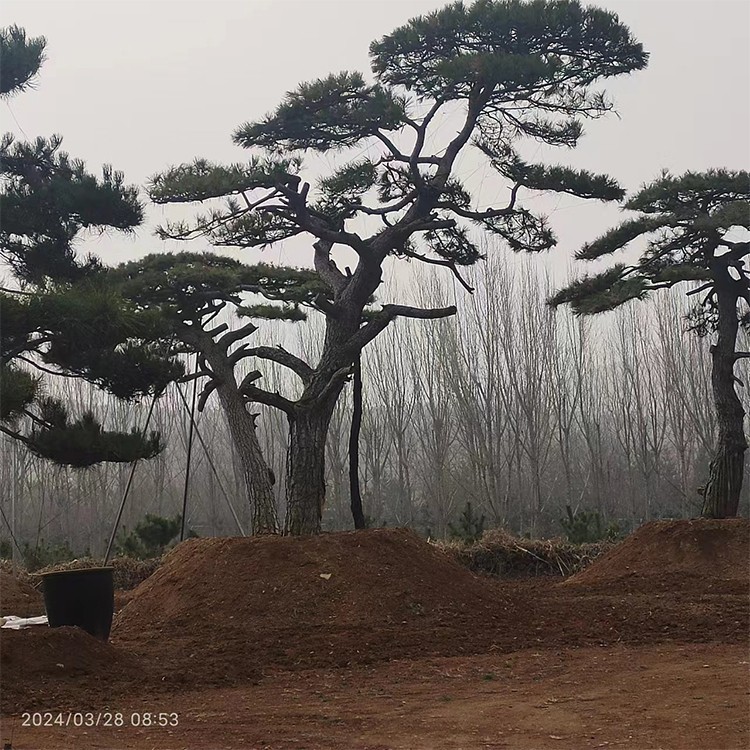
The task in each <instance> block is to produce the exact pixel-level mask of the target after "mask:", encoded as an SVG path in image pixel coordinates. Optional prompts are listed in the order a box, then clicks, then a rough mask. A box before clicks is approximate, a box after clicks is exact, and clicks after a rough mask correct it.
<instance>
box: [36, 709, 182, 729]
mask: <svg viewBox="0 0 750 750" xmlns="http://www.w3.org/2000/svg"><path fill="white" fill-rule="evenodd" d="M179 723H180V716H179V714H178V713H176V712H174V711H172V712H169V711H159V712H157V711H132V712H123V711H34V712H31V711H26V712H24V713H22V714H21V726H22V727H176V726H177V725H178V724H179Z"/></svg>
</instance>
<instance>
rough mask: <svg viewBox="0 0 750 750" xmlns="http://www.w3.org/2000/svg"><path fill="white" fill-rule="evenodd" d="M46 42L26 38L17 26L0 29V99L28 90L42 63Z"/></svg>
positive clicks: (38, 38)
mask: <svg viewBox="0 0 750 750" xmlns="http://www.w3.org/2000/svg"><path fill="white" fill-rule="evenodd" d="M46 46H47V40H46V39H45V38H44V37H43V36H38V37H35V38H33V39H27V38H26V32H25V31H24V30H23V29H22V28H19V27H18V26H10V27H8V28H6V29H0V71H1V72H0V98H6V97H8V96H11V95H12V94H15V93H18V92H21V91H24V90H25V89H28V88H30V87H31V86H32V85H33V83H34V78H36V75H37V73H38V72H39V68H41V67H42V63H43V62H44V48H45V47H46Z"/></svg>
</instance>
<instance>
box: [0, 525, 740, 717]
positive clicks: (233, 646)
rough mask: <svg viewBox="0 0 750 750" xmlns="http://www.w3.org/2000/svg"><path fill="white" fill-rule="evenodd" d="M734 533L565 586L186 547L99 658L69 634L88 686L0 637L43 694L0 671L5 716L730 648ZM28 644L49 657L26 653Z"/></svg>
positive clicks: (349, 542) (404, 565)
mask: <svg viewBox="0 0 750 750" xmlns="http://www.w3.org/2000/svg"><path fill="white" fill-rule="evenodd" d="M749 530H750V528H749V525H748V522H747V521H729V522H727V521H721V522H714V521H700V522H660V523H657V524H648V525H647V526H646V527H644V528H643V529H642V530H640V531H638V532H637V533H636V534H634V535H633V536H632V537H630V538H629V539H627V540H626V541H625V542H623V543H622V544H621V545H619V546H618V547H617V548H615V549H614V550H613V551H612V552H611V553H609V555H608V556H606V557H604V558H602V559H601V560H599V561H597V562H595V563H594V564H592V566H591V567H590V568H589V569H587V571H584V572H583V573H581V574H579V575H578V576H576V577H575V579H571V581H573V580H574V583H567V582H565V583H559V582H558V581H557V580H555V578H552V577H550V576H542V577H539V578H536V579H535V578H527V579H520V580H519V579H515V580H508V579H502V578H491V577H489V576H478V575H475V574H473V573H472V572H470V571H469V570H467V569H466V568H465V567H462V566H461V565H459V564H458V563H456V562H455V561H454V560H453V559H451V557H449V556H448V555H446V554H444V553H443V552H441V551H440V550H438V549H436V548H435V547H434V546H432V545H430V544H428V543H426V542H425V541H423V540H421V539H420V538H419V537H417V536H416V535H415V534H413V533H412V532H410V531H406V530H402V529H378V530H370V531H364V532H356V533H339V534H324V535H321V536H318V537H313V538H303V539H298V538H289V537H283V538H280V537H256V538H249V539H241V538H229V539H226V538H223V539H194V540H188V541H186V542H184V543H183V544H181V545H179V546H178V547H176V548H175V549H174V550H173V551H172V552H170V553H169V554H168V555H167V556H166V557H165V559H164V561H163V564H162V565H161V566H160V567H159V569H158V570H157V571H156V572H155V573H154V574H153V575H152V576H151V577H149V578H148V579H147V580H145V581H144V582H143V583H142V584H141V585H140V586H139V587H138V588H137V589H136V590H135V591H134V592H132V598H131V599H130V601H129V603H127V604H126V605H125V606H124V608H123V609H122V611H120V612H119V614H118V615H116V617H115V622H114V627H113V633H112V639H111V640H112V643H111V645H107V644H100V643H98V642H96V641H93V639H91V638H90V637H89V636H87V635H86V634H85V633H80V637H81V638H83V639H84V641H85V643H84V642H82V643H81V644H80V646H81V648H84V647H85V648H86V649H89V648H91V649H94V648H98V651H96V652H93V651H92V652H91V654H92V661H91V662H86V664H88V665H89V667H90V670H91V671H90V672H88V673H87V672H85V671H80V672H77V673H72V674H71V676H67V675H66V673H65V672H61V673H60V674H59V675H58V673H56V672H55V669H53V668H52V666H55V665H57V664H58V663H63V664H67V662H66V658H67V656H68V652H69V651H70V650H71V649H72V648H73V646H72V645H71V644H69V643H67V642H64V641H56V640H46V639H55V638H58V636H57V635H55V634H54V633H53V632H52V631H46V630H45V629H41V628H36V629H29V630H27V631H21V632H20V633H12V632H11V633H8V631H0V633H2V638H1V642H0V646H2V651H3V659H4V660H5V658H6V656H5V654H6V652H7V651H8V650H9V646H10V648H12V649H15V647H16V645H17V644H18V643H19V642H20V643H22V644H24V646H23V648H26V651H23V652H19V653H21V655H20V656H18V657H17V658H18V659H19V663H20V664H21V666H20V667H18V668H17V670H16V675H23V674H26V675H29V674H33V670H34V668H35V667H34V664H35V663H36V662H35V661H34V660H35V659H39V660H40V666H39V670H40V675H42V677H41V685H42V688H43V690H44V691H45V692H41V693H38V694H36V695H34V694H30V693H29V692H28V689H27V687H26V686H28V685H29V684H30V683H29V682H28V681H26V682H24V680H22V679H21V677H20V676H19V677H18V680H19V681H18V682H14V681H13V679H11V680H10V682H9V681H8V673H7V670H6V669H5V661H3V701H4V709H5V711H6V712H7V711H10V710H12V708H9V706H11V707H14V706H15V707H16V708H17V710H28V709H32V708H34V707H38V708H42V707H44V706H49V705H50V704H49V702H48V697H49V696H56V698H57V699H56V701H55V705H56V706H60V707H62V706H64V704H66V703H67V704H73V705H78V706H81V705H86V706H88V707H93V705H95V703H96V700H97V699H98V700H99V702H100V703H104V702H106V701H109V702H110V704H111V702H112V701H111V696H112V695H116V694H119V695H127V694H132V695H136V696H150V698H153V696H155V695H157V694H159V693H163V692H164V691H165V690H166V691H170V692H173V691H183V690H186V689H203V688H204V687H206V686H211V685H222V686H226V687H229V686H232V685H239V684H245V685H247V684H248V683H256V682H258V681H260V680H265V679H268V678H269V676H271V675H273V673H275V672H278V671H283V670H295V671H298V670H305V669H313V670H321V669H323V670H325V669H337V668H341V667H349V666H354V665H368V664H373V663H375V662H381V661H389V660H395V659H409V660H420V659H422V658H423V657H428V656H429V657H432V656H449V657H458V656H463V655H468V654H501V653H510V652H517V651H520V650H522V649H534V650H542V649H559V648H564V647H567V646H576V647H580V646H591V645H596V646H611V645H613V644H630V645H641V644H656V643H669V642H672V643H697V642H721V643H724V644H743V645H745V644H746V643H747V633H748V625H749V619H750V618H749V613H748V610H749V608H750V606H749V605H750V602H749V601H748V584H749V583H750V578H749V576H748V569H747V551H748V545H747V541H748V531H749ZM624 566H628V568H629V570H628V574H627V575H626V576H625V577H622V575H621V573H622V568H624ZM707 571H713V574H711V575H709V574H708V572H707ZM618 576H619V577H618ZM589 580H590V581H591V582H589ZM634 582H635V583H634ZM74 632H77V631H74ZM6 633H7V635H8V637H7V638H6ZM68 637H71V638H72V637H73V636H68ZM76 637H79V636H76ZM17 639H27V640H25V641H23V640H21V641H18V640H17ZM37 641H38V642H39V643H40V644H42V646H44V644H50V646H49V647H50V649H51V651H55V652H56V654H57V655H53V654H49V655H47V656H45V655H44V654H43V653H42V650H41V647H40V649H39V653H37V648H36V647H35V643H36V642H37ZM92 641H93V644H92ZM76 648H78V646H76ZM82 653H83V652H82ZM85 653H89V652H88V651H85ZM98 658H101V661H99V662H97V661H96V659H98ZM24 660H25V661H24ZM45 660H46V661H45ZM24 664H25V665H26V666H23V665H24ZM51 665H52V666H51ZM119 665H122V666H119ZM58 669H62V668H59V667H58ZM99 670H100V671H99ZM76 680H77V681H76ZM33 684H36V682H34V683H33ZM92 686H93V687H92ZM100 686H106V690H103V691H102V690H101V687H100ZM128 691H130V693H128Z"/></svg>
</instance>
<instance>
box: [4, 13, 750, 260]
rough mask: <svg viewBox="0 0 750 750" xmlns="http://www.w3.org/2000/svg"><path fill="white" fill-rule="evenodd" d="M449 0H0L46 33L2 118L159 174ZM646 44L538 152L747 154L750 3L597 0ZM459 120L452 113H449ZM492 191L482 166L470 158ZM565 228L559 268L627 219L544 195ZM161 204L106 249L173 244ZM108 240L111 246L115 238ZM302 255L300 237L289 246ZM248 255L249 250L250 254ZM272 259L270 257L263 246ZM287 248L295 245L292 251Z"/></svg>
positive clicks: (599, 156)
mask: <svg viewBox="0 0 750 750" xmlns="http://www.w3.org/2000/svg"><path fill="white" fill-rule="evenodd" d="M444 4H445V3H444V2H442V1H441V0H304V1H303V0H200V1H197V0H148V1H146V0H4V2H3V3H2V6H1V8H0V14H1V15H0V19H1V21H0V23H1V24H2V25H9V24H11V23H16V24H18V25H20V26H23V27H25V28H26V30H27V33H28V34H30V35H44V36H46V37H47V40H48V48H47V57H48V60H47V62H46V64H45V65H44V67H43V69H42V73H41V76H40V78H39V81H38V85H37V87H36V89H35V90H34V91H31V92H28V93H24V94H21V95H18V96H16V97H14V98H13V99H11V100H10V102H9V103H2V104H1V105H0V107H2V110H0V111H2V116H3V128H2V129H3V130H10V131H12V132H14V133H16V134H17V135H18V136H19V137H21V138H23V137H24V136H25V135H26V136H29V137H35V136H37V135H50V134H52V133H60V134H61V135H63V137H64V139H65V140H64V148H65V149H66V150H67V151H68V152H69V153H70V154H71V155H73V156H76V157H80V158H83V159H85V160H86V162H87V163H88V166H89V168H91V169H92V170H95V171H98V170H99V166H100V165H101V164H102V163H111V164H113V165H114V167H115V168H116V169H120V170H122V171H124V172H125V174H126V177H127V180H128V181H129V182H133V183H137V184H140V185H142V184H143V183H144V182H145V181H146V180H147V178H148V177H149V176H150V175H152V174H153V173H154V172H157V171H159V170H162V169H164V168H165V167H167V166H169V165H171V164H175V163H179V162H183V161H188V160H191V159H192V158H194V157H196V156H204V157H207V158H210V159H214V160H217V161H237V160H241V159H243V158H244V157H245V156H246V154H245V152H243V150H242V149H239V148H237V147H235V146H234V145H233V144H232V143H231V139H230V135H231V133H232V131H233V130H234V129H235V128H236V127H237V126H238V125H239V124H241V123H242V122H244V121H247V120H253V119H256V118H258V117H260V116H262V115H263V114H265V113H266V112H268V111H269V110H270V109H272V108H273V107H274V106H275V105H276V104H277V103H278V101H279V99H280V97H281V96H282V95H283V94H284V92H285V91H287V90H288V89H290V88H293V87H295V86H296V85H297V84H298V83H299V82H300V81H304V80H309V79H312V78H316V77H320V76H324V75H326V74H328V73H330V72H336V71H340V70H344V69H349V70H352V69H359V70H364V71H368V70H369V67H368V57H367V50H368V46H369V43H370V42H371V41H372V40H373V39H376V38H378V37H380V36H382V35H383V34H386V33H388V32H389V31H391V30H392V29H394V28H395V27H397V26H399V25H401V24H402V23H404V22H405V21H407V20H408V19H409V18H411V17H412V16H414V15H418V14H421V13H424V12H428V11H431V10H435V9H437V8H440V7H442V6H443V5H444ZM597 4H598V5H600V6H601V7H604V8H607V9H610V10H613V11H615V12H617V13H618V14H619V16H620V19H621V21H622V22H624V23H625V24H627V25H628V26H629V27H630V28H631V30H632V31H633V33H634V34H635V36H636V37H637V38H638V39H639V40H640V41H641V42H642V43H643V44H644V46H645V48H646V49H647V50H648V51H649V52H650V53H651V61H650V65H649V67H648V68H647V69H646V70H644V71H641V72H639V73H636V74H634V75H632V76H630V77H627V78H619V79H614V80H611V81H609V82H605V84H604V86H605V88H606V90H607V91H609V92H610V93H611V95H612V96H613V97H614V99H615V101H616V105H617V110H618V112H619V115H620V116H619V118H618V117H616V116H614V115H612V116H610V117H608V118H606V119H605V120H601V121H598V122H592V123H589V124H588V125H587V135H586V136H585V138H584V139H583V140H582V142H581V145H580V146H579V148H578V149H576V150H575V151H574V152H567V153H566V152H559V153H558V152H557V151H556V150H552V149H549V150H547V149H545V150H542V151H540V152H539V153H538V154H537V158H538V159H539V160H542V159H546V160H548V161H562V162H565V163H568V164H571V165H574V166H578V167H581V168H587V169H591V170H594V171H598V172H607V173H609V174H611V175H613V176H615V177H616V178H617V179H619V180H620V181H621V183H622V184H623V185H624V186H625V187H626V188H627V189H629V190H632V189H634V188H637V187H638V186H639V185H640V184H642V183H643V182H646V181H650V180H651V179H653V178H654V177H656V176H657V175H658V173H659V171H660V170H661V169H663V168H668V169H670V170H671V171H673V172H675V173H680V172H683V171H685V170H688V169H691V170H705V169H708V168H711V167H728V168H734V169H747V168H748V166H750V52H749V50H750V2H747V0H602V2H599V3H597ZM448 129H450V124H448ZM461 169H463V170H464V171H465V173H466V175H467V176H469V175H470V177H471V180H472V181H473V184H478V185H481V186H482V188H483V191H484V196H485V198H486V199H487V200H491V199H493V197H494V194H497V191H498V187H497V186H495V184H494V183H493V182H492V180H493V179H494V178H493V177H492V176H491V175H489V174H487V168H486V167H484V166H480V167H478V166H477V162H475V161H472V160H471V159H467V161H466V162H465V163H462V165H461ZM537 205H541V206H543V207H544V209H545V210H546V211H547V212H549V213H550V215H551V219H552V222H553V225H554V227H555V228H556V230H557V231H558V234H559V235H560V238H561V243H560V245H561V246H560V249H559V250H557V251H553V253H554V254H555V259H553V260H552V261H549V262H552V263H553V264H554V265H556V266H557V267H558V268H560V267H563V266H565V265H567V262H568V259H569V258H570V256H571V254H572V252H573V251H574V250H575V249H576V248H577V246H578V245H580V244H581V243H582V242H584V241H586V240H587V239H592V238H593V237H595V236H596V235H597V234H598V233H599V232H601V231H602V230H604V229H606V228H608V227H609V226H610V225H611V224H612V223H613V222H615V221H617V220H618V219H619V215H618V211H617V210H616V209H615V208H613V207H604V206H601V205H599V204H592V203H585V202H582V201H578V200H576V199H574V198H571V197H569V196H563V197H559V196H554V198H552V199H548V198H543V199H542V200H541V203H539V204H537ZM164 215H165V213H164V209H161V208H153V209H150V211H149V217H150V224H149V226H148V227H146V228H144V229H143V230H142V231H141V232H139V234H138V235H137V237H136V238H135V239H132V240H129V241H122V240H113V239H112V238H109V239H103V240H98V241H97V242H96V243H95V249H96V250H97V251H98V252H100V253H101V254H102V255H103V256H104V257H105V260H109V261H110V262H111V261H113V260H115V259H117V260H119V259H124V258H125V257H128V256H130V257H135V256H139V255H143V254H145V253H147V252H154V251H156V250H159V249H161V248H163V247H164V246H163V245H162V244H161V243H160V242H159V241H158V240H157V239H156V238H154V237H153V236H152V234H151V232H152V228H153V223H154V221H158V220H160V219H163V217H164ZM108 248H109V249H108ZM292 255H294V256H296V255H297V253H296V251H295V252H293V253H292ZM245 257H246V258H247V260H249V261H252V260H254V259H253V258H250V257H247V256H245ZM266 259H269V260H272V259H274V255H273V253H272V254H271V256H270V257H269V256H266ZM276 259H284V260H290V259H292V258H289V257H288V258H284V257H283V253H280V254H278V256H277V258H276Z"/></svg>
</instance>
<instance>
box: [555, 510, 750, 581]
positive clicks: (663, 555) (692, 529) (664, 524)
mask: <svg viewBox="0 0 750 750" xmlns="http://www.w3.org/2000/svg"><path fill="white" fill-rule="evenodd" d="M748 584H750V521H748V520H747V519H744V518H731V519H723V520H713V519H695V520H690V521H651V522H650V523H647V524H644V525H643V526H641V527H640V528H639V529H638V530H636V531H635V532H634V533H633V534H631V535H630V536H629V537H628V538H627V539H625V541H623V542H622V543H621V544H619V545H617V547H615V548H614V549H613V550H612V551H611V552H609V553H607V554H605V555H604V556H603V557H601V558H599V559H598V560H596V561H595V562H593V563H592V564H591V565H590V566H589V567H587V568H586V569H585V570H582V571H581V572H580V573H578V574H576V575H574V576H573V577H572V578H569V579H568V580H567V581H565V582H564V583H563V584H561V585H562V586H570V587H577V586H587V587H603V586H610V585H616V586H617V587H618V588H619V589H620V590H623V589H630V590H633V589H638V590H648V589H653V590H662V589H666V588H672V587H674V586H676V585H679V587H680V588H682V589H685V588H686V587H689V586H691V585H697V586H700V587H701V588H702V589H703V590H713V591H717V590H726V591H731V590H737V591H744V592H747V589H748Z"/></svg>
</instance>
